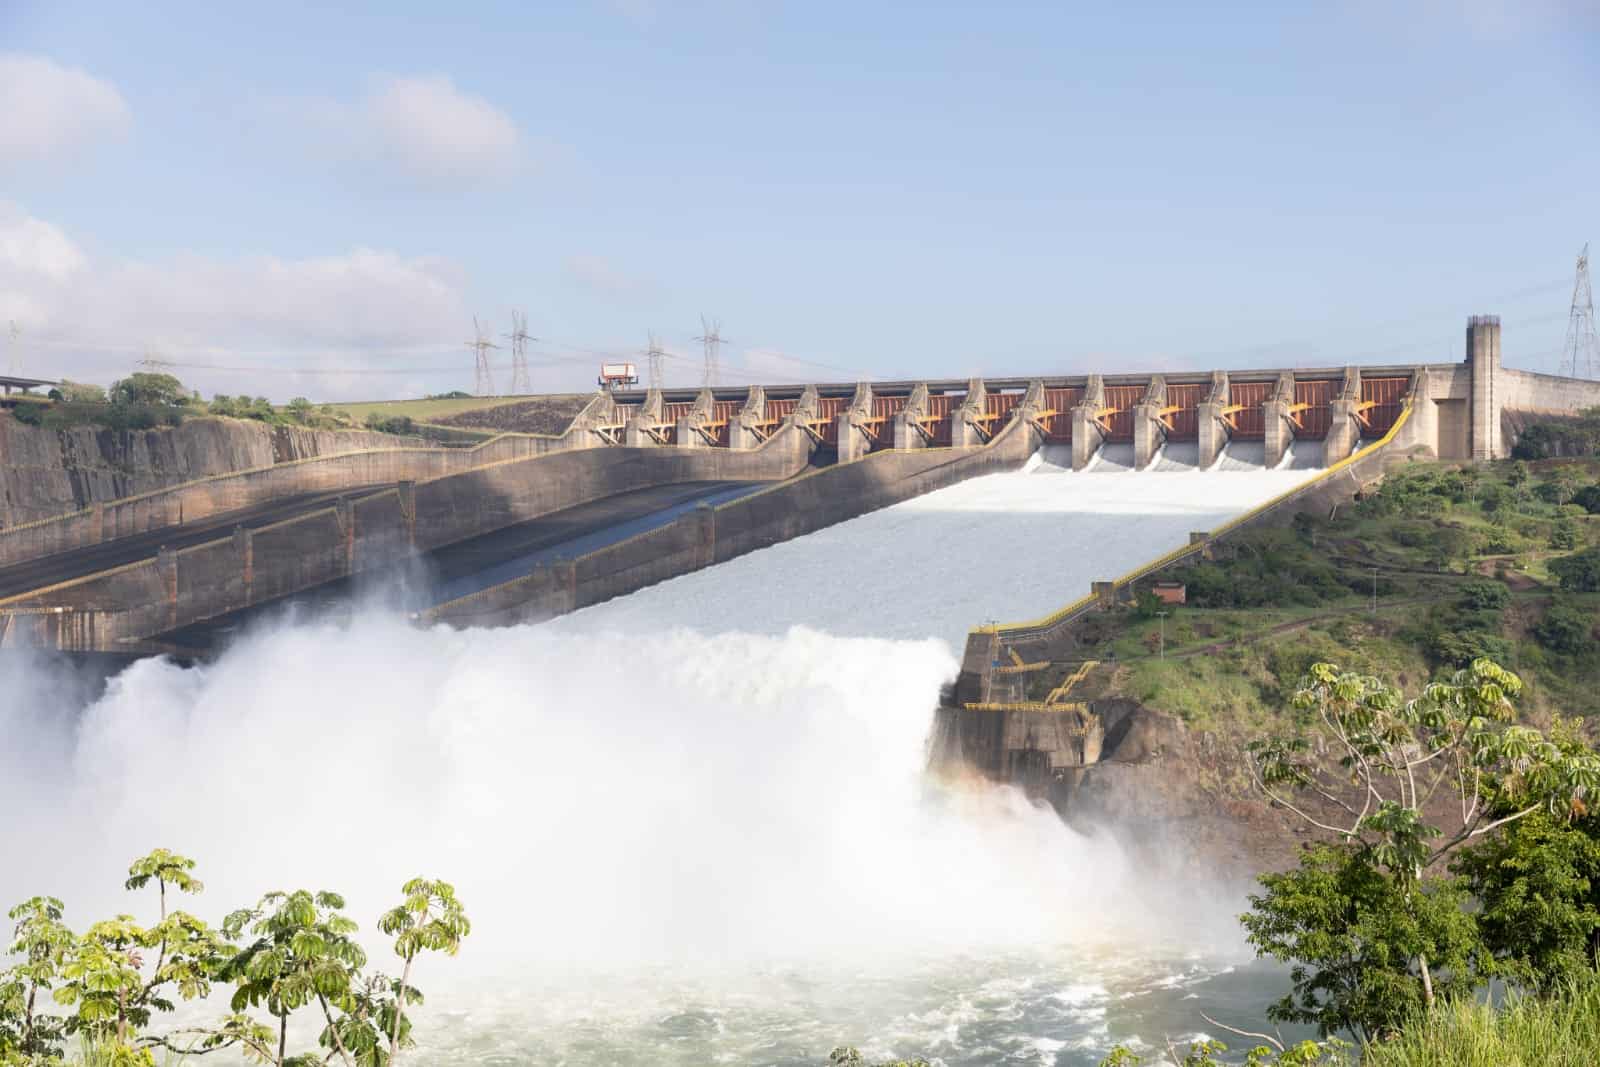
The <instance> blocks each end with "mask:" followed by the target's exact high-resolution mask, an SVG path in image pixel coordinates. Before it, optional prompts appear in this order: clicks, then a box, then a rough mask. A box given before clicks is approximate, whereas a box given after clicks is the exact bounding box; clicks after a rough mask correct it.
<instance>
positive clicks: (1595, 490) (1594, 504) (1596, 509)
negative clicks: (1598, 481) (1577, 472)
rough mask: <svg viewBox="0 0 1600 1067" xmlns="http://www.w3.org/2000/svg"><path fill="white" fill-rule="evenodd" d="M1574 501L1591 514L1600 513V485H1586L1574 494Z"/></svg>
mask: <svg viewBox="0 0 1600 1067" xmlns="http://www.w3.org/2000/svg"><path fill="white" fill-rule="evenodd" d="M1572 502H1573V503H1574V504H1577V505H1578V506H1579V507H1581V508H1583V510H1584V511H1587V512H1588V513H1589V514H1591V515H1600V485H1586V486H1584V487H1583V488H1582V489H1579V490H1578V491H1577V492H1576V493H1573V494H1572Z"/></svg>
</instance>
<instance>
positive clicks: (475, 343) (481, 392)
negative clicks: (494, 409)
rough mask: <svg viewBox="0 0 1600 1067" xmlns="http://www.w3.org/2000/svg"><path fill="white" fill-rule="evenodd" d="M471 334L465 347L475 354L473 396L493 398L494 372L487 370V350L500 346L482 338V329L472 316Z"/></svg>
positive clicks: (476, 318) (484, 337)
mask: <svg viewBox="0 0 1600 1067" xmlns="http://www.w3.org/2000/svg"><path fill="white" fill-rule="evenodd" d="M472 332H473V334H474V337H473V339H472V340H470V341H468V342H467V343H466V344H467V347H468V348H470V349H472V350H473V351H474V352H475V353H476V354H477V364H476V366H475V367H474V370H475V371H476V372H477V373H476V377H475V379H474V387H473V390H472V391H473V394H474V395H476V396H494V372H493V371H492V370H491V369H490V368H489V349H491V348H496V349H497V348H499V347H500V346H499V345H497V344H495V343H494V342H493V341H491V340H489V338H488V337H486V336H484V332H483V327H482V326H479V325H478V316H476V315H474V316H472Z"/></svg>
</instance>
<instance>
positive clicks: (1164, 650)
mask: <svg viewBox="0 0 1600 1067" xmlns="http://www.w3.org/2000/svg"><path fill="white" fill-rule="evenodd" d="M1156 618H1157V619H1159V620H1161V621H1160V622H1158V623H1157V624H1156V625H1157V626H1158V627H1159V628H1160V631H1159V632H1160V634H1161V645H1160V648H1161V652H1160V658H1161V659H1166V658H1167V613H1166V612H1164V611H1158V612H1156Z"/></svg>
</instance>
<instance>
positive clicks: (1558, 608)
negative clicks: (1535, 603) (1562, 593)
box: [1533, 600, 1594, 656]
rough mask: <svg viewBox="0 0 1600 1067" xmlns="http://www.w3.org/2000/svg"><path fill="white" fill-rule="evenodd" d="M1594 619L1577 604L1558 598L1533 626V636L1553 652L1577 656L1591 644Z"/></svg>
mask: <svg viewBox="0 0 1600 1067" xmlns="http://www.w3.org/2000/svg"><path fill="white" fill-rule="evenodd" d="M1593 630H1594V619H1593V617H1591V616H1590V614H1589V613H1588V612H1587V611H1585V610H1584V609H1583V608H1582V607H1580V606H1579V605H1577V604H1573V603H1570V602H1568V601H1561V600H1558V601H1556V602H1555V603H1554V604H1552V605H1550V610H1549V611H1546V612H1545V613H1544V618H1542V619H1540V620H1539V621H1538V622H1537V623H1536V624H1534V627H1533V636H1534V639H1535V640H1536V641H1538V642H1539V643H1540V644H1541V645H1543V646H1544V647H1545V648H1548V649H1549V650H1550V651H1552V652H1561V653H1565V654H1567V655H1571V656H1575V655H1577V654H1579V653H1581V652H1584V651H1586V650H1587V649H1588V648H1589V647H1590V644H1591V640H1590V635H1591V633H1592V632H1593Z"/></svg>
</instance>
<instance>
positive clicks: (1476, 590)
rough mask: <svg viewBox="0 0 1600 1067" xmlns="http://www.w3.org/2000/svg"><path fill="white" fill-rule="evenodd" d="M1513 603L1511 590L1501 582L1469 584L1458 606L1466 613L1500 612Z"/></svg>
mask: <svg viewBox="0 0 1600 1067" xmlns="http://www.w3.org/2000/svg"><path fill="white" fill-rule="evenodd" d="M1510 602H1511V590H1509V589H1507V588H1506V587H1505V586H1504V585H1502V584H1501V583H1499V582H1488V581H1483V582H1468V583H1466V584H1465V585H1463V586H1462V587H1461V599H1460V600H1458V601H1457V602H1456V603H1457V606H1459V607H1460V608H1461V609H1462V610H1464V611H1499V610H1501V609H1502V608H1504V607H1505V606H1506V605H1507V604H1509V603H1510Z"/></svg>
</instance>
